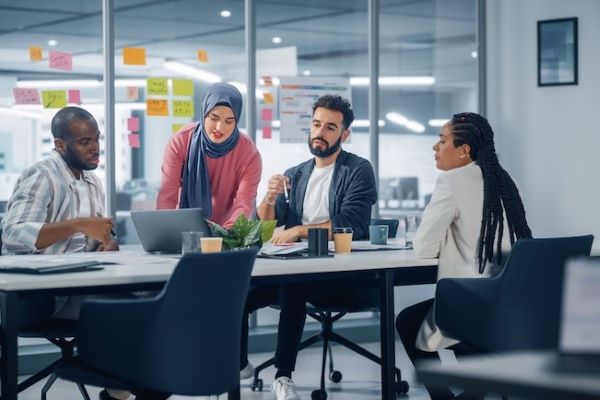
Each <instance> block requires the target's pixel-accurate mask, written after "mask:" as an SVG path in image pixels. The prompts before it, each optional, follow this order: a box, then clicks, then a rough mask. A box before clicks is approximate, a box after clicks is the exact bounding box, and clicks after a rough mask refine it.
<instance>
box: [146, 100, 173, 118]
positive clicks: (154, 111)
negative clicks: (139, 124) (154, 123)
mask: <svg viewBox="0 0 600 400" xmlns="http://www.w3.org/2000/svg"><path fill="white" fill-rule="evenodd" d="M146 114H148V115H151V116H159V117H166V116H168V115H169V106H168V105H167V100H159V99H147V100H146Z"/></svg>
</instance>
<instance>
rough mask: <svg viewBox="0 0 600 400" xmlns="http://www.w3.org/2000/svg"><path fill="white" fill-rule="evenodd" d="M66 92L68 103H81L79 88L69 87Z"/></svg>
mask: <svg viewBox="0 0 600 400" xmlns="http://www.w3.org/2000/svg"><path fill="white" fill-rule="evenodd" d="M67 94H68V98H69V99H68V100H67V102H68V103H71V104H81V92H80V91H79V89H69V91H68V92H67Z"/></svg>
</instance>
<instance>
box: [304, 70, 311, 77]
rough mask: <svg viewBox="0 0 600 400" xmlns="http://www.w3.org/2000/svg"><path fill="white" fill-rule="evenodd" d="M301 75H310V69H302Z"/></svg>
mask: <svg viewBox="0 0 600 400" xmlns="http://www.w3.org/2000/svg"><path fill="white" fill-rule="evenodd" d="M302 75H304V76H310V70H308V69H305V70H304V71H302Z"/></svg>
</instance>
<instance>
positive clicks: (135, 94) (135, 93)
mask: <svg viewBox="0 0 600 400" xmlns="http://www.w3.org/2000/svg"><path fill="white" fill-rule="evenodd" d="M139 97H140V91H139V88H138V87H136V86H127V99H128V100H137V99H138V98H139Z"/></svg>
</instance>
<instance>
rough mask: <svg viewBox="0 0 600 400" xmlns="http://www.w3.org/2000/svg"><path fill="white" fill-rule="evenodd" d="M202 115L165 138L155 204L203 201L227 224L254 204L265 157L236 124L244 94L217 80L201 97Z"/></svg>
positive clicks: (214, 217) (210, 214)
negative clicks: (165, 143) (164, 149)
mask: <svg viewBox="0 0 600 400" xmlns="http://www.w3.org/2000/svg"><path fill="white" fill-rule="evenodd" d="M201 110H202V117H203V120H202V121H200V122H195V123H192V124H189V125H187V126H184V127H183V128H182V129H181V130H180V131H179V132H177V133H176V134H175V135H174V136H173V137H172V138H171V139H170V140H169V143H168V144H167V149H166V151H165V157H164V161H163V165H162V182H161V185H160V190H159V192H158V200H157V208H177V207H178V208H195V207H202V208H203V209H204V213H205V215H206V217H207V218H208V219H210V220H211V221H214V222H216V223H218V224H219V225H222V226H224V227H226V228H229V227H231V225H233V223H234V222H235V220H236V219H237V217H238V216H239V215H240V214H244V215H245V216H246V217H248V218H250V217H251V216H252V214H253V213H254V210H255V200H256V188H257V186H258V183H259V181H260V176H261V170H262V161H261V158H260V154H259V153H258V150H257V149H256V146H255V145H254V143H253V142H252V140H251V139H250V138H249V137H248V136H247V135H242V134H240V131H239V130H238V128H237V124H238V122H239V119H240V115H241V113H242V95H241V94H240V92H239V91H238V90H237V89H236V88H235V87H234V86H232V85H229V84H227V83H215V84H213V85H211V86H209V87H208V88H207V89H206V92H205V93H204V96H203V98H202V109H201Z"/></svg>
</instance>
